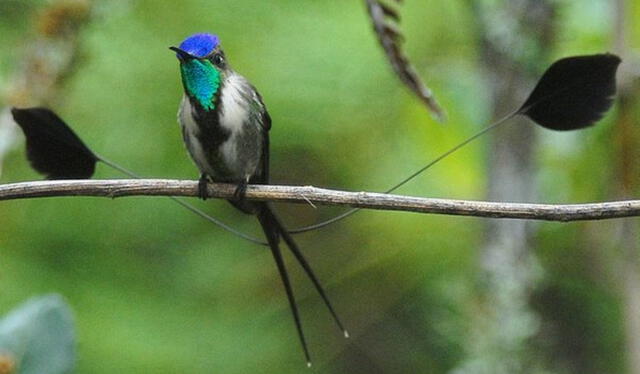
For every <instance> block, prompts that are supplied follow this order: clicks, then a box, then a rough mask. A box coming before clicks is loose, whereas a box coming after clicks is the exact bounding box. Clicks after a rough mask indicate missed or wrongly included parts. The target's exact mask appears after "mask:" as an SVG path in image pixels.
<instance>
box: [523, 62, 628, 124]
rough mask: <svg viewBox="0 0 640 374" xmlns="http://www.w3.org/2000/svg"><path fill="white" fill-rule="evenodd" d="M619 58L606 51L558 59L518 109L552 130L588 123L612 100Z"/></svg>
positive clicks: (594, 120)
mask: <svg viewBox="0 0 640 374" xmlns="http://www.w3.org/2000/svg"><path fill="white" fill-rule="evenodd" d="M621 62H622V60H621V59H620V57H618V56H616V55H613V54H609V53H605V54H597V55H589V56H575V57H567V58H563V59H561V60H558V61H556V62H555V63H553V64H552V65H551V66H550V67H549V69H547V71H546V72H545V73H544V74H543V75H542V78H540V81H538V84H537V85H536V87H535V88H534V90H533V92H532V93H531V95H530V96H529V98H528V99H527V100H526V101H525V103H524V104H523V105H522V107H521V108H520V110H519V111H518V113H519V114H523V115H526V116H528V117H529V118H531V119H532V120H533V121H535V122H536V123H538V124H539V125H541V126H543V127H546V128H548V129H552V130H559V131H563V130H576V129H582V128H585V127H588V126H591V125H593V124H594V123H596V122H597V121H599V120H600V119H601V118H602V117H603V116H604V114H605V113H606V112H607V111H608V110H609V109H610V108H611V105H612V104H613V98H614V96H615V94H616V71H617V69H618V66H619V65H620V63H621Z"/></svg>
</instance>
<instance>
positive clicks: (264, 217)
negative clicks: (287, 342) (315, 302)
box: [257, 203, 349, 365]
mask: <svg viewBox="0 0 640 374" xmlns="http://www.w3.org/2000/svg"><path fill="white" fill-rule="evenodd" d="M257 216H258V220H259V221H260V225H261V226H262V230H263V231H264V234H265V236H266V237H267V242H268V243H269V247H270V248H271V253H272V254H273V258H274V260H275V261H276V265H277V266H278V271H279V272H280V277H281V278H282V283H283V284H284V288H285V291H286V293H287V298H288V299H289V305H290V306H291V312H292V313H293V319H294V322H295V324H296V328H297V330H298V335H299V337H300V342H301V344H302V349H303V350H304V354H305V357H306V359H307V364H308V365H311V359H310V356H309V350H308V348H307V343H306V340H305V337H304V333H303V332H302V324H301V322H300V315H299V313H298V307H297V305H296V300H295V297H294V295H293V289H292V288H291V282H290V281H289V276H288V274H287V269H286V267H285V264H284V261H283V259H282V253H281V251H280V246H279V241H280V237H282V238H283V239H284V241H285V243H286V244H287V247H289V250H291V253H292V254H293V255H294V257H295V258H296V260H297V261H298V263H299V264H300V266H302V268H303V269H304V271H305V273H307V276H308V277H309V278H310V279H311V282H312V283H313V285H314V286H315V288H316V290H317V291H318V293H319V294H320V297H322V300H323V301H324V303H325V305H326V306H327V308H328V309H329V312H331V315H332V316H333V318H334V320H335V321H336V324H337V325H338V327H339V328H340V330H341V331H342V333H343V334H344V336H345V337H349V333H348V332H347V330H346V329H345V328H344V326H343V325H342V322H340V319H339V318H338V315H337V313H336V312H335V310H334V309H333V306H332V305H331V302H330V301H329V298H328V297H327V295H326V293H325V291H324V289H323V288H322V285H321V284H320V281H319V280H318V278H317V277H316V275H315V274H314V272H313V270H312V269H311V266H310V265H309V263H308V262H307V260H306V259H305V257H304V256H303V254H302V252H301V251H300V248H299V247H298V245H297V244H296V243H295V241H293V238H292V237H291V235H290V234H289V233H288V232H287V230H286V228H285V227H284V225H283V224H282V223H281V221H280V219H279V218H278V216H276V214H275V213H274V212H273V209H272V208H271V207H270V206H269V204H268V203H260V205H259V209H258V213H257Z"/></svg>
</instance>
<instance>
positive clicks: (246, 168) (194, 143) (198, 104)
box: [170, 33, 349, 366]
mask: <svg viewBox="0 0 640 374" xmlns="http://www.w3.org/2000/svg"><path fill="white" fill-rule="evenodd" d="M170 49H171V50H172V51H174V52H175V53H176V57H177V59H178V61H179V63H180V74H181V77H182V85H183V88H184V95H183V97H182V101H181V103H180V107H179V110H178V122H179V124H180V127H181V129H182V139H183V140H184V143H185V145H186V148H187V150H188V152H189V155H190V156H191V158H192V159H193V161H194V163H195V164H196V166H197V167H198V169H199V171H200V179H199V183H198V194H199V197H200V198H202V199H206V198H207V183H208V182H209V181H212V182H220V183H232V184H235V185H236V186H237V187H236V190H235V193H234V196H233V198H232V199H229V200H228V201H229V202H230V203H231V204H232V205H233V206H234V207H236V208H237V209H239V210H240V211H242V212H244V213H247V214H251V215H255V216H256V217H257V218H258V221H259V223H260V225H261V226H262V230H263V231H264V235H265V237H266V239H267V243H268V244H269V248H270V249H271V253H272V255H273V258H274V260H275V263H276V266H277V268H278V272H279V273H280V278H281V280H282V283H283V285H284V289H285V292H286V295H287V298H288V301H289V306H290V308H291V312H292V314H293V320H294V322H295V326H296V329H297V332H298V337H299V339H300V343H301V345H302V349H303V351H304V355H305V358H306V361H307V365H308V366H311V359H310V356H309V350H308V348H307V343H306V340H305V336H304V333H303V331H302V325H301V322H300V316H299V314H298V308H297V306H296V300H295V297H294V294H293V290H292V288H291V283H290V281H289V276H288V274H287V269H286V267H285V263H284V261H283V257H282V252H281V250H280V239H283V240H284V242H285V243H286V245H287V247H288V248H289V250H290V251H291V253H292V254H293V256H294V257H295V258H296V260H297V261H298V263H299V264H300V265H301V266H302V268H303V270H304V271H305V273H306V274H307V276H308V277H309V278H310V280H311V282H312V283H313V285H314V286H315V288H316V290H317V291H318V293H319V294H320V296H321V298H322V299H323V301H324V303H325V305H326V306H327V308H328V310H329V312H330V313H331V315H332V316H333V319H334V320H335V322H336V324H337V326H338V327H339V328H340V330H341V331H342V333H343V334H344V336H345V337H348V336H349V334H348V332H347V330H345V328H344V327H343V325H342V322H341V321H340V319H339V318H338V315H337V314H336V312H335V310H334V308H333V306H332V305H331V302H330V301H329V298H328V297H327V295H326V293H325V291H324V289H323V287H322V285H321V284H320V282H319V280H318V278H317V277H316V275H315V274H314V272H313V270H312V269H311V266H310V265H309V263H308V262H307V260H306V259H305V257H304V256H303V254H302V252H301V251H300V248H299V247H298V245H297V244H296V242H295V241H294V240H293V238H292V237H291V235H290V234H289V232H288V231H287V229H286V228H285V226H284V225H283V223H282V221H281V220H280V218H278V216H277V215H276V213H275V211H274V209H273V208H272V207H271V205H270V204H269V203H267V202H255V201H248V200H246V199H245V198H244V195H245V192H246V188H247V185H248V184H250V183H251V184H267V183H269V130H270V129H271V117H270V116H269V113H268V112H267V108H266V106H265V104H264V101H263V99H262V96H260V94H259V93H258V91H257V90H256V88H255V87H254V86H253V85H252V84H251V83H249V81H248V80H247V79H246V78H244V77H243V76H242V75H240V74H238V73H237V72H235V71H234V70H233V69H232V68H231V65H230V64H229V62H228V61H227V58H226V56H225V53H224V51H223V50H222V46H221V44H220V39H219V38H218V36H217V35H214V34H209V33H199V34H194V35H191V36H189V37H187V38H186V39H185V40H184V41H182V43H181V44H180V45H179V46H178V47H170Z"/></svg>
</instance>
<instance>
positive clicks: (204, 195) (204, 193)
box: [198, 174, 209, 200]
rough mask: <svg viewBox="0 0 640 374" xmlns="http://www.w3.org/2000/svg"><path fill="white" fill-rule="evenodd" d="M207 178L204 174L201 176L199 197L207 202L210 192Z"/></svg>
mask: <svg viewBox="0 0 640 374" xmlns="http://www.w3.org/2000/svg"><path fill="white" fill-rule="evenodd" d="M208 182H209V181H208V180H207V176H206V175H204V174H202V175H200V179H199V180H198V197H199V198H201V199H202V200H207V198H208V197H209V192H208V190H207V183H208Z"/></svg>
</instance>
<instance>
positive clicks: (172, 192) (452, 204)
mask: <svg viewBox="0 0 640 374" xmlns="http://www.w3.org/2000/svg"><path fill="white" fill-rule="evenodd" d="M235 190H236V186H235V185H231V184H210V185H209V195H210V196H211V197H212V198H223V199H228V198H233V195H234V193H235ZM57 196H98V197H110V198H116V197H124V196H189V197H196V196H198V182H196V181H187V180H171V179H116V180H60V181H37V182H22V183H12V184H2V185H0V201H1V200H15V199H27V198H36V197H57ZM246 198H247V199H248V200H261V201H273V202H289V203H300V204H308V203H309V202H312V203H314V204H322V205H345V206H351V207H358V208H366V209H378V210H398V211H406V212H417V213H432V214H447V215H457V216H474V217H489V218H518V219H532V220H543V221H561V222H568V221H584V220H601V219H611V218H622V217H638V216H640V200H626V201H612V202H603V203H590V204H569V205H552V204H528V203H503V202H488V201H471V200H450V199H432V198H423V197H411V196H401V195H390V194H381V193H374V192H348V191H339V190H330V189H325V188H316V187H312V186H304V187H302V186H270V185H250V186H249V187H248V188H247V195H246Z"/></svg>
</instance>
